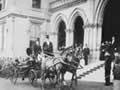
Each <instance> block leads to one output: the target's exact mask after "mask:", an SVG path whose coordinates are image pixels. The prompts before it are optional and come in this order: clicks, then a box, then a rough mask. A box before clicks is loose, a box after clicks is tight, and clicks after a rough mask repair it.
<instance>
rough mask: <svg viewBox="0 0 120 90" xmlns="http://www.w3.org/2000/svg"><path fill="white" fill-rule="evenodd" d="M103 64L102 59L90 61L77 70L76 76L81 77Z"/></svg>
mask: <svg viewBox="0 0 120 90" xmlns="http://www.w3.org/2000/svg"><path fill="white" fill-rule="evenodd" d="M103 66H104V62H103V61H99V62H96V63H92V64H91V65H88V66H86V67H84V68H83V69H81V70H78V71H77V75H78V76H77V78H78V79H81V78H82V77H85V76H87V75H89V74H91V73H93V72H94V71H96V70H98V69H100V68H101V67H103Z"/></svg>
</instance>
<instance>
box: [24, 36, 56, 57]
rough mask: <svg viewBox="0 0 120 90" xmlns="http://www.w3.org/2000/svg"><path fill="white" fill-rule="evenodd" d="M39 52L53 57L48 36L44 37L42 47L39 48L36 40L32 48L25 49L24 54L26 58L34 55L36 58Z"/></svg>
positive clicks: (51, 45)
mask: <svg viewBox="0 0 120 90" xmlns="http://www.w3.org/2000/svg"><path fill="white" fill-rule="evenodd" d="M41 52H43V53H44V54H46V55H49V56H54V55H53V44H52V42H51V41H50V40H49V35H46V41H45V42H44V43H43V46H42V47H41V46H40V43H39V40H36V42H35V45H34V46H33V47H32V48H31V47H29V48H27V49H26V53H27V55H28V56H30V55H34V56H35V57H37V56H38V54H40V53H41Z"/></svg>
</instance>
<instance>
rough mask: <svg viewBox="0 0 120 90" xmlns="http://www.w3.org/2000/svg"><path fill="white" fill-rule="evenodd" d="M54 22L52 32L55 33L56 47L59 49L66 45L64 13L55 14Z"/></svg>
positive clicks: (65, 19)
mask: <svg viewBox="0 0 120 90" xmlns="http://www.w3.org/2000/svg"><path fill="white" fill-rule="evenodd" d="M54 22H55V24H54V25H55V26H54V32H55V33H56V49H57V50H60V49H61V48H62V47H65V46H66V28H67V18H66V17H65V15H64V14H61V13H60V14H58V15H57V17H56V18H55V20H54ZM60 37H63V38H60Z"/></svg>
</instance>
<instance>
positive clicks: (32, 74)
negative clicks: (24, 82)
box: [28, 71, 37, 86]
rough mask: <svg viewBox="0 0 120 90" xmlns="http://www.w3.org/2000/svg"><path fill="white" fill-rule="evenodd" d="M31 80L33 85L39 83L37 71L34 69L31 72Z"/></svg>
mask: <svg viewBox="0 0 120 90" xmlns="http://www.w3.org/2000/svg"><path fill="white" fill-rule="evenodd" d="M28 78H29V81H30V83H31V85H33V86H36V85H37V73H36V72H34V71H30V72H29V77H28Z"/></svg>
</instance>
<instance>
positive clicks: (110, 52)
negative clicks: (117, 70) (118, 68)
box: [105, 45, 114, 86]
mask: <svg viewBox="0 0 120 90" xmlns="http://www.w3.org/2000/svg"><path fill="white" fill-rule="evenodd" d="M113 59H114V52H113V50H112V46H111V45H108V46H107V47H106V52H105V85H106V86H109V85H111V84H112V83H111V82H110V74H111V64H112V61H113Z"/></svg>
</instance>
